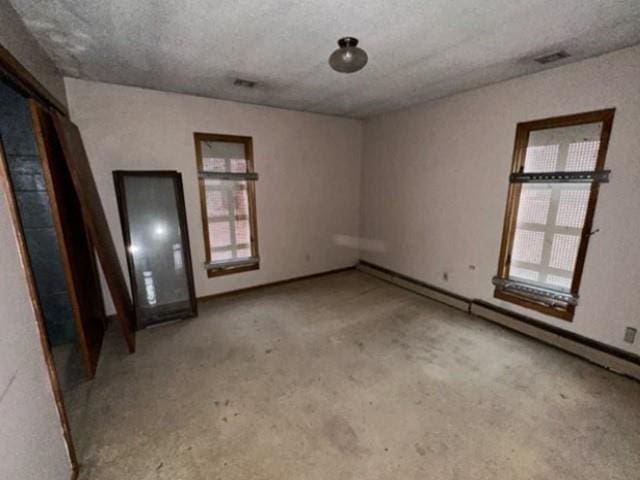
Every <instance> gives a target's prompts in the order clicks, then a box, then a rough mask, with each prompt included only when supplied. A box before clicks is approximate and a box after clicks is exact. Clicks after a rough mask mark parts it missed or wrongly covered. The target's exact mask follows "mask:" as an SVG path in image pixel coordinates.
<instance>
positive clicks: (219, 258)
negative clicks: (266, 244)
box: [195, 134, 259, 276]
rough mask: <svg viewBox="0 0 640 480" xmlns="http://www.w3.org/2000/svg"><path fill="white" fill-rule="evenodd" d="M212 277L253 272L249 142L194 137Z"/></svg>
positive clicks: (254, 238) (254, 246)
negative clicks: (246, 271)
mask: <svg viewBox="0 0 640 480" xmlns="http://www.w3.org/2000/svg"><path fill="white" fill-rule="evenodd" d="M195 140H196V156H197V160H198V176H199V182H200V194H201V197H202V198H201V200H202V209H203V213H202V215H203V223H204V229H205V231H204V238H205V249H206V252H205V253H206V259H207V262H206V264H205V266H206V268H207V270H208V272H209V274H210V276H214V275H216V274H222V273H230V272H234V271H235V272H237V271H245V270H248V269H253V268H257V266H258V262H259V261H258V246H257V232H256V224H257V222H256V218H255V190H254V188H255V187H254V183H255V180H256V178H257V177H256V176H255V172H254V171H253V158H252V152H253V146H252V141H251V138H249V137H236V136H224V135H213V134H195Z"/></svg>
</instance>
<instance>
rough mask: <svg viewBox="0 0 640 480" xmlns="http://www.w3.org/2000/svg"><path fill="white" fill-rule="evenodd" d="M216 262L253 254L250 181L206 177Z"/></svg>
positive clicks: (212, 249) (210, 226)
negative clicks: (248, 184) (248, 187)
mask: <svg viewBox="0 0 640 480" xmlns="http://www.w3.org/2000/svg"><path fill="white" fill-rule="evenodd" d="M204 184H205V193H206V197H207V217H208V220H209V243H210V245H211V259H212V261H214V262H215V261H220V260H232V259H233V260H235V259H242V258H248V257H251V222H250V215H249V191H248V189H247V182H246V181H233V180H214V179H205V180H204Z"/></svg>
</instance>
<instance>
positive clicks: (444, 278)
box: [442, 272, 449, 282]
mask: <svg viewBox="0 0 640 480" xmlns="http://www.w3.org/2000/svg"><path fill="white" fill-rule="evenodd" d="M442 279H443V280H444V281H445V282H448V281H449V272H443V273H442Z"/></svg>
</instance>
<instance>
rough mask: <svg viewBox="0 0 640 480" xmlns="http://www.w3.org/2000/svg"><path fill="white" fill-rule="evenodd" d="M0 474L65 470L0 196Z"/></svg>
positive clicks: (39, 475) (28, 477) (60, 475)
mask: <svg viewBox="0 0 640 480" xmlns="http://www.w3.org/2000/svg"><path fill="white" fill-rule="evenodd" d="M0 245H2V248H0V265H2V275H0V328H1V329H2V335H0V459H1V460H0V478H2V479H4V478H6V479H18V478H19V479H21V480H42V479H44V478H46V479H51V480H62V479H64V480H67V479H68V478H69V476H70V474H71V467H70V464H69V458H68V456H67V452H66V447H65V444H64V443H63V437H62V428H61V426H60V420H59V418H58V412H57V411H56V407H55V403H54V399H53V393H52V390H51V384H50V383H49V378H48V376H47V372H46V367H45V363H44V357H43V355H42V349H41V348H40V341H39V338H38V332H37V330H36V322H35V317H34V313H33V310H32V308H31V303H30V301H29V295H28V291H27V283H26V280H25V275H24V271H23V270H22V266H21V264H20V260H19V257H18V248H17V244H16V239H15V236H14V231H13V227H12V225H11V221H10V219H9V212H8V210H7V203H6V201H5V197H4V195H2V199H0Z"/></svg>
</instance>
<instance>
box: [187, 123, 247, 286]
mask: <svg viewBox="0 0 640 480" xmlns="http://www.w3.org/2000/svg"><path fill="white" fill-rule="evenodd" d="M193 139H194V142H195V151H196V166H197V169H198V172H200V171H202V170H203V162H202V142H227V143H241V144H243V145H244V151H245V157H246V158H245V160H246V162H247V172H249V173H251V172H255V170H254V165H253V138H252V137H245V136H240V135H222V134H218V133H202V132H195V133H194V134H193ZM198 186H199V190H200V213H201V216H202V230H203V237H204V247H205V258H206V261H207V263H208V262H211V239H210V238H209V216H208V213H207V192H206V188H205V182H204V179H202V178H199V179H198ZM247 198H248V200H249V205H248V206H249V224H250V226H251V256H252V257H257V258H259V257H260V252H259V247H258V214H257V208H256V186H255V182H247ZM259 268H260V263H259V262H258V263H256V264H252V265H240V266H237V267H229V268H219V269H212V268H209V269H207V276H208V277H209V278H213V277H219V276H222V275H229V274H231V273H240V272H248V271H251V270H258V269H259Z"/></svg>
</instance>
